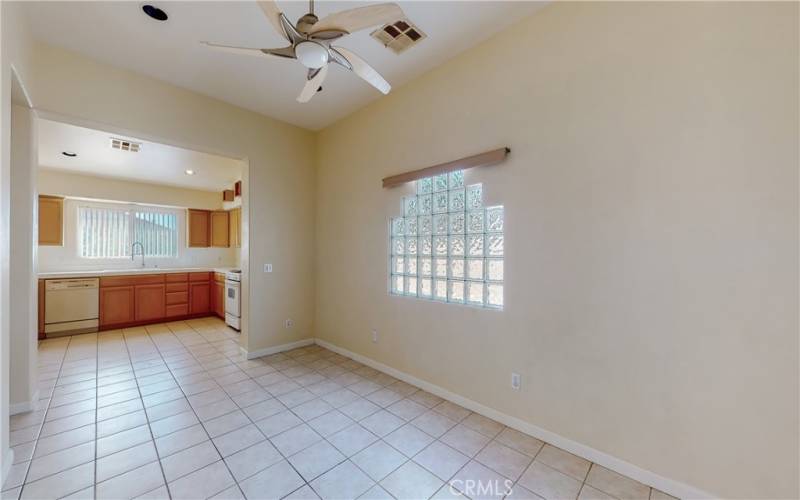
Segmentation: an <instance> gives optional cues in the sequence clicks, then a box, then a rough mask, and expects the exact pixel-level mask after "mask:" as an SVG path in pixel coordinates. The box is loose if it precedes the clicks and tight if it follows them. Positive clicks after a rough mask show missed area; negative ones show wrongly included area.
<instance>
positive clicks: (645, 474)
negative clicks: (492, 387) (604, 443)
mask: <svg viewBox="0 0 800 500" xmlns="http://www.w3.org/2000/svg"><path fill="white" fill-rule="evenodd" d="M315 342H316V343H317V344H318V345H320V346H322V347H324V348H326V349H330V350H331V351H333V352H336V353H339V354H341V355H342V356H346V357H348V358H351V359H354V360H356V361H358V362H359V363H363V364H365V365H367V366H369V367H372V368H375V369H376V370H379V371H382V372H384V373H387V374H389V375H391V376H393V377H395V378H397V379H400V380H402V381H403V382H407V383H409V384H411V385H415V386H417V387H419V388H421V389H424V390H426V391H428V392H430V393H431V394H435V395H437V396H439V397H440V398H443V399H446V400H448V401H451V402H453V403H456V404H458V405H461V406H463V407H464V408H467V409H468V410H472V411H474V412H475V413H480V414H481V415H484V416H486V417H489V418H491V419H494V420H496V421H498V422H500V423H502V424H505V425H507V426H508V427H511V428H512V429H516V430H518V431H520V432H524V433H525V434H528V435H530V436H533V437H535V438H537V439H540V440H542V441H545V442H547V443H550V444H552V445H553V446H557V447H559V448H561V449H563V450H567V451H568V452H570V453H573V454H575V455H578V456H579V457H583V458H585V459H586V460H589V461H590V462H594V463H596V464H598V465H602V466H603V467H605V468H607V469H611V470H613V471H615V472H618V473H620V474H622V475H624V476H627V477H630V478H632V479H635V480H637V481H639V482H640V483H643V484H646V485H648V486H652V487H653V488H656V489H658V490H661V491H663V492H664V493H668V494H670V495H673V496H675V497H678V498H682V499H701V498H702V499H711V498H718V495H712V494H710V493H707V492H705V491H702V490H700V489H697V488H695V487H693V486H689V485H688V484H684V483H681V482H680V481H675V480H673V479H669V478H666V477H663V476H660V475H658V474H656V473H654V472H650V471H649V470H645V469H642V468H641V467H638V466H636V465H633V464H631V463H629V462H626V461H624V460H621V459H619V458H616V457H614V456H611V455H609V454H608V453H604V452H602V451H600V450H596V449H594V448H591V447H589V446H586V445H584V444H581V443H578V442H577V441H573V440H571V439H568V438H565V437H563V436H560V435H558V434H555V433H554V432H550V431H548V430H546V429H542V428H541V427H538V426H536V425H533V424H531V423H529V422H525V421H524V420H521V419H519V418H516V417H512V416H511V415H506V414H505V413H502V412H499V411H497V410H495V409H492V408H489V407H488V406H484V405H482V404H480V403H477V402H475V401H472V400H471V399H467V398H465V397H463V396H460V395H458V394H455V393H453V392H450V391H448V390H447V389H444V388H442V387H439V386H438V385H434V384H431V383H429V382H426V381H424V380H421V379H418V378H416V377H414V376H412V375H409V374H407V373H405V372H401V371H400V370H396V369H394V368H392V367H391V366H388V365H385V364H383V363H380V362H378V361H374V360H372V359H370V358H368V357H366V356H362V355H361V354H357V353H355V352H352V351H348V350H347V349H344V348H342V347H339V346H337V345H335V344H331V343H330V342H327V341H325V340H322V339H315Z"/></svg>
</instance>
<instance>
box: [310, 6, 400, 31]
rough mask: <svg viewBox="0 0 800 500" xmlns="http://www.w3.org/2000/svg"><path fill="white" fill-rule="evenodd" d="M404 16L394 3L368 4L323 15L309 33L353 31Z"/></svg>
mask: <svg viewBox="0 0 800 500" xmlns="http://www.w3.org/2000/svg"><path fill="white" fill-rule="evenodd" d="M404 17H405V14H403V9H401V8H400V6H399V5H397V4H396V3H380V4H377V5H368V6H366V7H358V8H355V9H349V10H343V11H341V12H335V13H333V14H331V15H329V16H325V17H323V18H322V19H320V20H319V21H318V22H317V23H315V24H314V26H313V27H312V28H311V33H310V34H312V35H313V34H314V33H318V32H320V31H329V30H338V31H346V32H348V33H355V32H356V31H359V30H363V29H364V28H369V27H371V26H377V25H379V24H386V23H390V22H394V21H397V20H399V19H402V18H404Z"/></svg>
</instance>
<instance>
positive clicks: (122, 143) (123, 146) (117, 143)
mask: <svg viewBox="0 0 800 500" xmlns="http://www.w3.org/2000/svg"><path fill="white" fill-rule="evenodd" d="M141 146H142V143H141V142H133V141H128V140H125V139H117V138H116V137H112V138H111V148H112V149H119V150H120V151H130V152H131V153H138V152H139V148H140V147H141Z"/></svg>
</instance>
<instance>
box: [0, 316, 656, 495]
mask: <svg viewBox="0 0 800 500" xmlns="http://www.w3.org/2000/svg"><path fill="white" fill-rule="evenodd" d="M39 372H40V389H41V395H42V400H41V401H40V405H39V407H40V409H39V410H38V411H34V412H30V413H26V414H21V415H15V416H13V417H12V418H11V434H10V439H11V445H12V446H13V448H14V456H15V461H14V465H13V466H12V469H11V472H10V474H9V477H8V479H7V480H6V482H5V484H4V485H3V488H2V498H3V499H6V498H14V499H16V498H24V499H28V498H35V499H44V498H77V499H82V498H115V499H117V498H142V499H158V498H173V499H177V498H180V499H184V498H185V499H195V498H229V499H233V498H250V499H253V498H293V499H315V498H324V499H348V498H371V499H380V498H411V499H418V498H430V497H433V498H454V497H457V496H462V497H463V496H467V497H469V498H502V497H503V496H504V495H505V494H506V493H509V491H508V490H509V489H510V494H508V498H513V499H527V498H539V497H544V498H559V499H560V498H572V499H574V498H580V499H600V498H603V499H605V498H620V499H629V498H630V499H633V498H642V499H649V498H652V499H655V498H669V497H667V496H666V495H665V494H663V493H661V492H659V491H657V490H654V489H651V488H649V487H647V486H645V485H643V484H640V483H638V482H636V481H633V480H631V479H628V478H626V477H623V476H620V475H618V474H616V473H614V472H611V471H609V470H607V469H604V468H603V467H600V466H598V465H594V464H591V463H590V462H588V461H586V460H583V459H581V458H578V457H576V456H574V455H571V454H569V453H567V452H565V451H563V450H560V449H558V448H555V447H553V446H550V445H548V444H545V443H542V442H541V441H539V440H537V439H535V438H533V437H530V436H527V435H525V434H522V433H520V432H517V431H515V430H512V429H510V428H507V427H505V426H503V425H502V424H499V423H497V422H495V421H492V420H490V419H488V418H485V417H483V416H481V415H478V414H477V413H472V412H470V411H469V410H467V409H464V408H462V407H460V406H457V405H455V404H453V403H450V402H448V401H444V400H442V399H440V398H438V397H436V396H434V395H432V394H430V393H427V392H425V391H422V390H418V389H417V388H416V387H413V386H411V385H409V384H406V383H404V382H401V381H399V380H397V379H395V378H393V377H391V376H389V375H387V374H385V373H381V372H378V371H376V370H374V369H372V368H369V367H367V366H364V365H362V364H360V363H357V362H355V361H353V360H351V359H348V358H346V357H343V356H340V355H338V354H336V353H333V352H331V351H328V350H326V349H323V348H321V347H319V346H309V347H304V348H301V349H295V350H293V351H288V352H285V353H282V354H276V355H272V356H267V357H264V358H260V359H256V360H250V361H248V360H246V359H244V358H243V357H242V355H241V353H240V351H239V346H238V344H237V333H236V332H234V331H233V330H229V329H228V328H226V327H225V325H224V323H222V322H221V321H219V320H217V319H211V318H207V319H200V320H191V321H185V322H183V321H182V322H174V323H166V324H160V325H154V326H147V327H139V328H131V329H125V330H121V331H113V332H105V333H102V334H99V335H97V334H88V335H77V336H73V337H66V338H60V339H51V340H46V341H43V342H41V344H40V347H39ZM509 486H510V488H508V487H509ZM459 492H463V493H464V495H461V494H460V493H459Z"/></svg>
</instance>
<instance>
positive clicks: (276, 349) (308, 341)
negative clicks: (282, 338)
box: [239, 339, 314, 359]
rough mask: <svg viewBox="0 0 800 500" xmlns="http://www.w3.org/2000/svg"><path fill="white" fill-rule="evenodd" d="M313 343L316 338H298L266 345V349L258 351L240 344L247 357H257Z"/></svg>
mask: <svg viewBox="0 0 800 500" xmlns="http://www.w3.org/2000/svg"><path fill="white" fill-rule="evenodd" d="M312 344H314V339H303V340H298V341H297V342H289V343H288V344H281V345H276V346H273V347H265V348H264V349H258V350H256V351H248V350H247V349H245V348H244V347H242V346H239V349H240V350H241V351H242V354H244V355H245V357H246V358H247V359H256V358H260V357H261V356H269V355H270V354H277V353H279V352H284V351H290V350H292V349H297V348H298V347H305V346H308V345H312Z"/></svg>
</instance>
